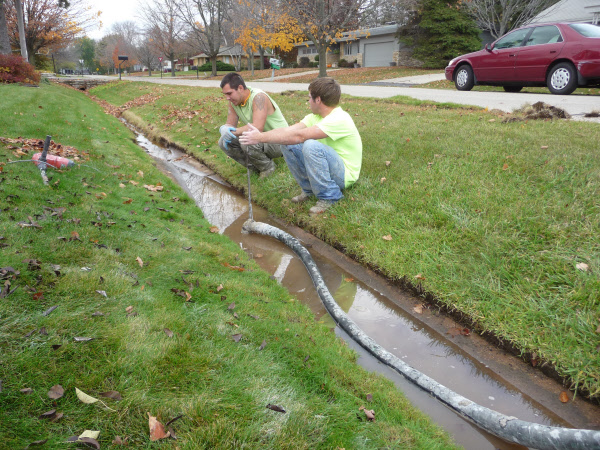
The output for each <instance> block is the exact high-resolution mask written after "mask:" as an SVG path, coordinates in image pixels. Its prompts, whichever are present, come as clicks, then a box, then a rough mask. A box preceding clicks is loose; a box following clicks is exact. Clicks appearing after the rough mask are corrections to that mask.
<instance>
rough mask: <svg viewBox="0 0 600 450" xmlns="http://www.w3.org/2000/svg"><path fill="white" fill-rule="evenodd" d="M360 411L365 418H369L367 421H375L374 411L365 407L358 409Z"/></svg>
mask: <svg viewBox="0 0 600 450" xmlns="http://www.w3.org/2000/svg"><path fill="white" fill-rule="evenodd" d="M358 410H359V411H363V412H364V413H365V416H366V417H367V420H368V421H369V422H374V421H375V411H374V410H372V409H367V408H365V407H364V406H361V407H360V408H358Z"/></svg>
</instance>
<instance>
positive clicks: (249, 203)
mask: <svg viewBox="0 0 600 450" xmlns="http://www.w3.org/2000/svg"><path fill="white" fill-rule="evenodd" d="M246 174H247V175H248V213H249V215H250V220H254V216H253V214H252V191H251V190H250V162H249V159H248V148H246Z"/></svg>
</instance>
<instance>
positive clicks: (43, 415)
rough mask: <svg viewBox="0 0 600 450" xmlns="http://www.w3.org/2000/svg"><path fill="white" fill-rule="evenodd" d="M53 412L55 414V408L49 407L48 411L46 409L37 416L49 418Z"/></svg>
mask: <svg viewBox="0 0 600 450" xmlns="http://www.w3.org/2000/svg"><path fill="white" fill-rule="evenodd" d="M55 414H56V410H55V409H51V410H50V411H46V412H45V413H43V414H40V415H39V416H38V419H51V418H52V417H54V415H55Z"/></svg>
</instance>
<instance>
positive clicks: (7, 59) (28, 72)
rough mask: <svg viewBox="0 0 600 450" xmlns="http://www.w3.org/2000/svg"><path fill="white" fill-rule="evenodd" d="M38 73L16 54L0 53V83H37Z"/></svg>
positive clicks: (38, 79) (38, 80)
mask: <svg viewBox="0 0 600 450" xmlns="http://www.w3.org/2000/svg"><path fill="white" fill-rule="evenodd" d="M40 78H41V77H40V74H39V73H37V72H36V71H35V68H34V67H33V66H32V65H31V64H29V63H28V62H27V61H26V60H25V59H24V58H22V57H21V56H18V55H0V83H27V84H39V82H40Z"/></svg>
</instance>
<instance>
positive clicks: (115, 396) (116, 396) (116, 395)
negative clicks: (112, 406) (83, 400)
mask: <svg viewBox="0 0 600 450" xmlns="http://www.w3.org/2000/svg"><path fill="white" fill-rule="evenodd" d="M100 397H106V398H112V399H113V400H123V397H121V394H120V393H119V392H117V391H106V392H100Z"/></svg>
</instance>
